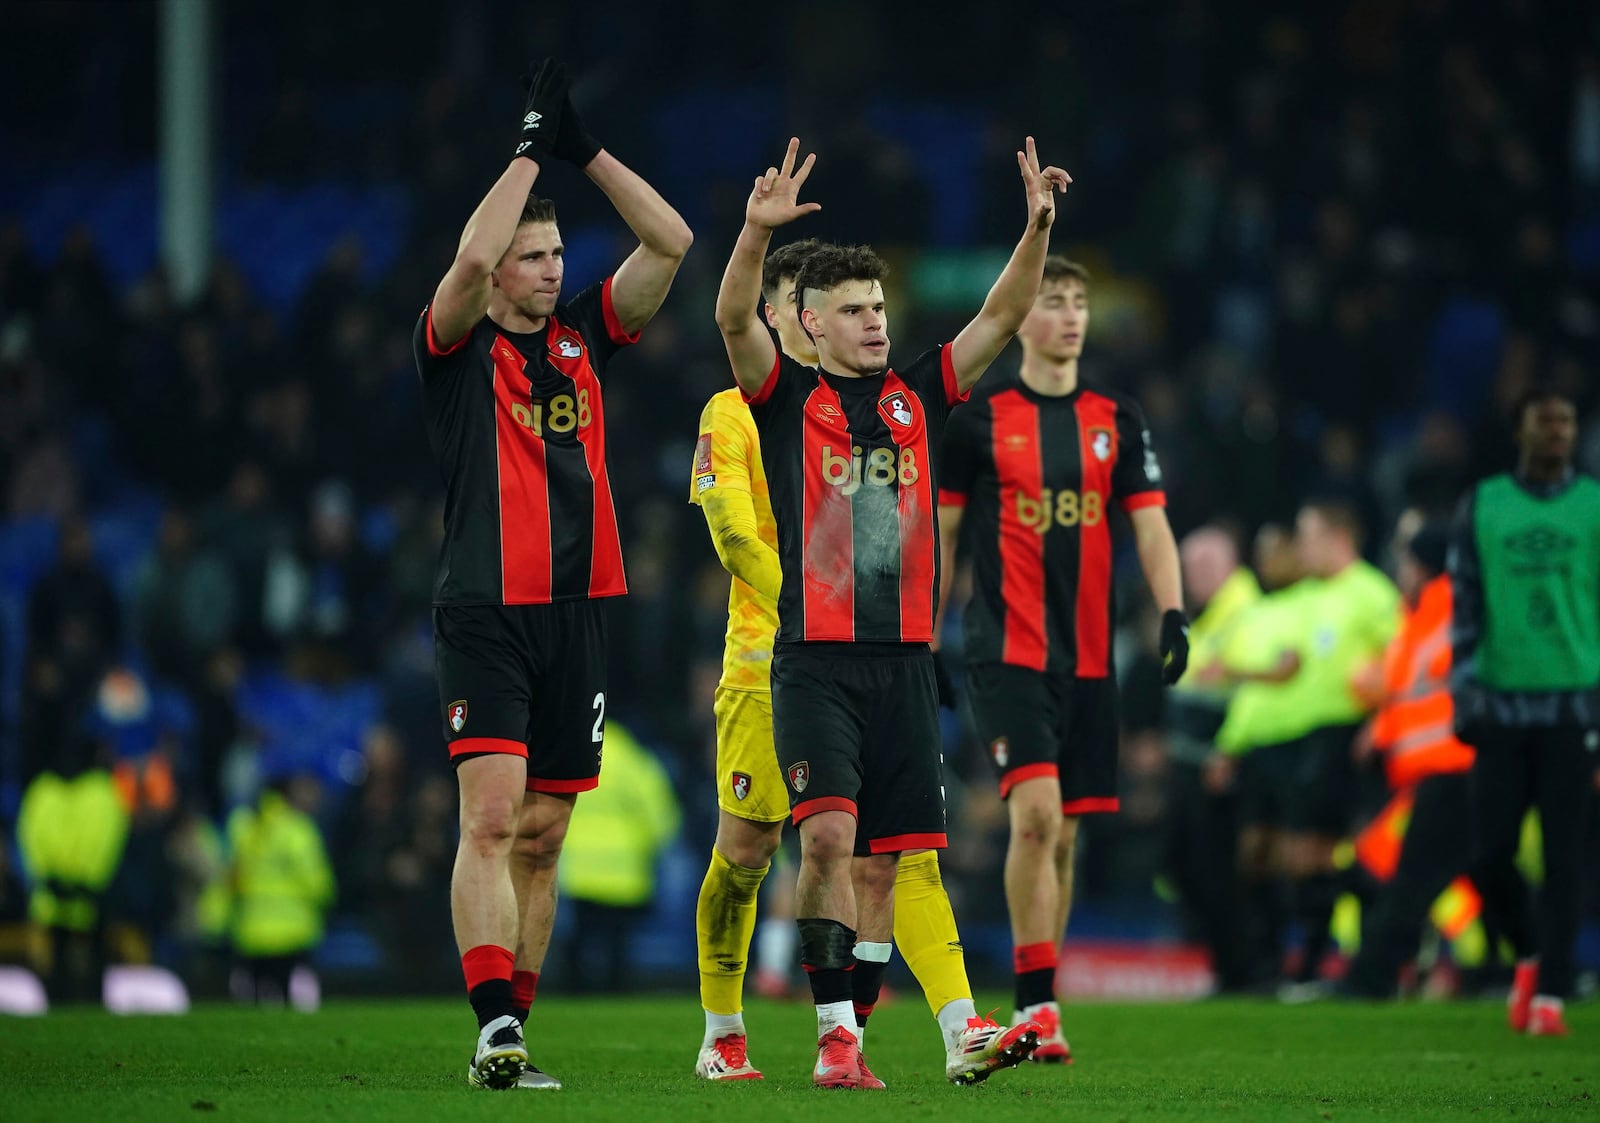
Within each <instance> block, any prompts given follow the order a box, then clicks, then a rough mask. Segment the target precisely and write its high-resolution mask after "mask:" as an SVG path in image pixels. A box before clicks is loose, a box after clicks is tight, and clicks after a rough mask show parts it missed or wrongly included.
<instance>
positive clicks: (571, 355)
mask: <svg viewBox="0 0 1600 1123" xmlns="http://www.w3.org/2000/svg"><path fill="white" fill-rule="evenodd" d="M550 349H551V350H552V351H554V352H555V353H556V354H558V355H560V356H561V357H562V358H563V359H576V358H577V357H578V356H579V355H581V354H583V344H581V343H579V342H578V340H577V339H576V338H575V337H574V336H570V335H563V336H559V337H558V338H557V339H556V341H555V343H553V344H552V345H551V348H550Z"/></svg>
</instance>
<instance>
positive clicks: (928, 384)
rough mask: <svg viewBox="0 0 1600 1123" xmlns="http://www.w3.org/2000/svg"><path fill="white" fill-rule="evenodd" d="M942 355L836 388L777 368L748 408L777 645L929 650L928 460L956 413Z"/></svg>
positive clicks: (817, 374)
mask: <svg viewBox="0 0 1600 1123" xmlns="http://www.w3.org/2000/svg"><path fill="white" fill-rule="evenodd" d="M965 398H966V395H965V394H962V393H961V391H960V390H959V388H958V387H957V386H956V376H955V369H954V368H953V367H952V366H951V365H950V345H949V344H945V345H944V346H943V347H940V348H936V349H935V350H932V351H928V352H927V353H926V354H924V355H922V356H920V357H919V358H918V359H917V360H916V362H914V363H912V364H911V365H910V366H909V367H907V368H906V369H905V371H904V372H903V373H897V372H895V371H893V370H889V371H886V372H884V373H883V374H879V375H873V376H872V377H870V378H845V377H842V376H840V375H836V374H829V373H827V372H825V371H819V370H816V369H814V368H812V367H807V366H802V365H801V364H799V363H797V362H794V361H793V360H791V359H788V358H786V357H784V356H783V355H779V356H778V359H777V362H776V363H774V365H773V368H772V374H771V375H769V376H768V378H767V381H766V383H765V384H764V385H763V386H762V387H761V391H760V393H758V394H756V395H755V397H753V398H749V399H748V400H749V402H750V413H751V415H752V416H753V417H754V418H755V422H756V431H757V432H758V433H760V435H761V459H762V463H763V464H764V465H765V467H766V472H767V486H768V489H769V491H770V493H771V497H772V514H773V518H774V520H775V521H776V522H777V524H778V558H779V560H780V562H781V563H782V565H783V588H782V591H781V593H780V595H779V597H778V642H780V643H818V642H845V643H927V642H928V641H929V640H930V639H932V638H933V608H934V599H935V591H936V590H937V589H938V583H939V519H938V507H937V503H936V499H937V495H938V482H937V472H938V466H937V465H936V464H935V459H936V458H935V456H934V455H932V454H933V452H935V451H936V450H937V449H938V448H939V446H940V443H941V442H942V440H943V438H944V430H945V421H946V419H947V418H948V417H949V415H950V410H951V407H952V406H953V405H955V403H957V402H959V401H963V400H965Z"/></svg>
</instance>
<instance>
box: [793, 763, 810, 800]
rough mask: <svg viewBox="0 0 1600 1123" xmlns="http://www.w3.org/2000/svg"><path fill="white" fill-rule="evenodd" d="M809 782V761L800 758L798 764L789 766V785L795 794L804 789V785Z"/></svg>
mask: <svg viewBox="0 0 1600 1123" xmlns="http://www.w3.org/2000/svg"><path fill="white" fill-rule="evenodd" d="M809 783H811V762H810V761H809V760H802V761H801V762H800V763H799V764H791V765H790V766H789V786H790V787H791V788H793V789H794V790H795V793H796V794H799V793H800V792H803V791H805V790H806V785H807V784H809Z"/></svg>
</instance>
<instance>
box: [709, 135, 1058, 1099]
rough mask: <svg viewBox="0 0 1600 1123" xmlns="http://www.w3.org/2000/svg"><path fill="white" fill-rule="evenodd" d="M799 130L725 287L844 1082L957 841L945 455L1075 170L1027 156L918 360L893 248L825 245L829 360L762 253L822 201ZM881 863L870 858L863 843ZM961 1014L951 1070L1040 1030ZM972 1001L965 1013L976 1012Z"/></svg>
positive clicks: (832, 1078)
mask: <svg viewBox="0 0 1600 1123" xmlns="http://www.w3.org/2000/svg"><path fill="white" fill-rule="evenodd" d="M798 149H799V141H798V140H791V141H790V143H789V147H788V151H787V152H786V154H785V156H784V159H783V162H782V166H781V168H780V167H773V168H769V169H768V170H767V173H766V175H764V176H758V177H757V178H756V181H755V187H754V190H753V191H752V192H751V195H750V199H749V202H748V203H747V204H746V210H745V224H744V228H743V230H742V231H741V232H740V234H739V238H738V241H737V243H736V244H735V247H734V251H733V256H732V258H731V259H730V261H729V263H728V268H727V271H726V272H725V273H724V275H723V279H722V287H721V290H720V291H719V293H718V296H717V326H718V328H719V329H720V330H721V332H722V336H723V342H724V343H725V344H726V346H727V349H728V356H729V359H730V360H731V362H732V366H733V371H734V376H735V379H736V380H737V382H738V384H739V387H740V389H741V390H742V391H743V392H744V395H745V397H746V399H747V401H748V402H749V404H750V410H751V413H752V415H753V416H754V418H755V423H756V429H757V431H758V433H759V434H760V440H761V448H762V457H763V462H764V464H765V466H766V470H767V475H768V480H769V484H770V489H771V497H772V508H773V515H774V517H775V519H776V521H777V527H778V553H779V557H780V559H781V562H782V574H783V576H782V583H781V586H780V593H779V597H778V619H779V629H778V636H777V643H776V645H775V647H774V654H773V661H772V706H773V725H774V737H775V741H776V746H777V758H778V764H779V766H780V767H781V768H782V769H783V771H784V776H785V779H786V781H787V783H788V788H789V802H790V807H791V816H792V818H793V819H794V821H795V823H796V824H797V825H798V827H799V829H800V840H801V860H800V876H799V884H798V889H797V907H796V911H797V913H798V916H799V920H798V925H797V926H798V928H799V933H800V947H801V960H802V963H803V964H804V965H805V967H806V969H807V971H808V972H809V973H810V979H811V988H812V997H813V999H814V1000H815V1002H816V1005H817V1023H818V1042H817V1048H818V1059H817V1065H816V1068H815V1069H814V1071H813V1076H812V1079H813V1081H814V1082H815V1083H817V1084H818V1085H821V1086H823V1087H842V1088H857V1087H861V1086H862V1074H861V1066H860V1047H859V1026H858V1024H857V1021H856V1012H855V1008H854V1005H853V997H854V996H853V991H852V987H851V980H850V969H851V967H852V965H853V962H854V955H853V953H854V949H855V947H856V944H857V940H858V939H859V940H861V941H862V942H867V943H888V942H889V940H890V939H891V936H892V932H893V915H894V896H893V893H894V883H895V870H896V865H897V859H898V856H899V854H900V853H901V852H902V851H905V850H912V849H923V848H928V849H937V848H941V847H943V846H944V845H945V824H944V799H943V791H942V778H941V775H940V759H939V728H938V713H937V712H938V697H937V688H936V685H935V681H934V669H933V658H932V654H931V652H930V651H929V649H928V643H929V640H930V639H931V638H932V635H933V621H934V607H935V601H936V597H937V593H938V567H939V551H938V522H937V512H936V495H937V474H938V467H937V465H936V464H935V462H934V453H935V452H936V451H937V449H938V445H939V442H940V438H941V437H942V434H943V431H944V425H945V420H946V418H947V417H948V416H949V413H950V410H951V409H952V407H954V406H955V405H956V404H957V403H958V402H960V401H962V400H964V399H965V398H966V396H967V394H968V393H969V392H970V390H971V388H972V386H973V385H974V384H975V383H976V382H977V380H978V378H979V376H981V375H982V373H983V372H984V370H985V369H987V367H988V366H989V364H990V363H991V362H993V361H994V359H995V357H996V356H997V355H998V354H999V353H1000V351H1001V349H1002V348H1004V346H1005V344H1006V343H1007V341H1008V340H1009V339H1010V337H1011V335H1012V334H1013V333H1014V332H1015V331H1016V329H1017V327H1018V326H1019V325H1020V324H1021V322H1022V318H1023V317H1024V316H1025V315H1026V314H1027V310H1028V308H1029V306H1030V305H1031V303H1032V301H1033V295H1034V293H1035V292H1036V291H1037V289H1038V286H1039V275H1040V271H1041V270H1042V268H1043V265H1044V258H1045V254H1046V253H1047V251H1048V245H1049V231H1050V225H1051V223H1052V222H1053V221H1054V218H1055V202H1054V198H1053V195H1054V192H1055V191H1056V190H1063V189H1065V187H1066V185H1067V183H1068V182H1070V180H1069V177H1068V176H1067V175H1066V173H1065V172H1063V171H1061V170H1060V169H1057V168H1047V169H1044V170H1041V169H1040V167H1039V163H1038V158H1037V156H1036V155H1035V153H1034V148H1033V141H1032V139H1031V138H1029V140H1028V142H1027V151H1026V153H1023V152H1019V153H1017V162H1018V165H1019V167H1020V169H1021V172H1022V178H1023V185H1024V188H1025V191H1026V197H1027V204H1028V225H1027V228H1026V232H1025V233H1024V234H1023V237H1022V239H1021V241H1020V242H1019V243H1018V245H1017V248H1016V250H1015V252H1014V253H1013V254H1012V256H1011V260H1010V262H1009V263H1008V264H1007V265H1006V268H1005V269H1004V270H1003V271H1002V273H1001V275H1000V277H999V279H998V280H997V281H996V282H995V285H994V287H993V288H992V289H991V290H990V293H989V296H988V299H987V300H986V301H985V302H984V306H983V309H982V310H981V311H980V312H979V314H978V316H977V317H976V318H975V319H974V320H973V321H972V322H971V323H970V324H968V325H967V326H966V327H965V328H964V329H963V330H962V331H961V333H960V334H959V335H958V336H957V337H956V338H955V340H954V341H953V342H951V343H947V344H945V345H944V346H943V347H940V348H936V349H934V350H931V351H928V352H926V353H925V354H923V355H922V356H921V357H919V358H918V359H917V360H916V361H915V362H913V363H912V364H911V365H910V366H908V367H906V368H905V369H904V370H903V371H896V370H893V369H892V368H891V367H890V366H889V336H888V321H887V317H886V315H885V310H884V299H883V288H882V283H881V282H882V279H883V276H884V274H885V271H886V270H885V268H884V265H883V262H882V261H881V259H879V258H878V257H877V255H876V254H874V253H872V251H871V250H868V249H866V248H864V247H843V246H837V247H824V248H823V249H819V250H818V251H817V252H815V253H813V254H811V255H810V256H808V257H807V258H806V260H805V262H804V263H803V264H802V265H801V267H800V275H799V277H798V278H797V280H796V290H797V294H798V296H797V300H798V306H799V309H800V321H801V324H802V325H803V326H804V328H805V330H806V332H807V334H808V335H810V336H811V338H812V339H813V340H814V341H815V343H816V348H817V355H818V365H817V366H816V367H815V368H811V367H807V366H804V365H802V364H800V363H797V362H795V361H794V360H792V359H789V358H786V357H785V356H784V355H782V354H781V353H780V352H779V351H778V349H777V348H776V347H775V346H774V345H773V342H772V337H771V336H770V335H769V334H768V332H767V329H766V326H765V324H763V322H762V320H761V317H760V305H761V300H760V297H761V283H760V282H761V263H762V260H763V257H764V255H765V253H766V249H767V244H768V242H769V240H770V238H771V236H772V231H773V229H775V228H776V227H779V226H783V225H785V224H787V223H789V222H792V221H794V220H795V219H797V218H799V217H800V216H802V215H805V214H809V213H811V212H813V211H816V210H819V209H820V207H819V206H818V204H816V203H800V202H799V201H798V194H799V190H800V188H801V186H802V185H803V184H804V183H805V180H806V178H807V176H809V174H810V172H811V167H812V164H813V163H814V162H815V157H814V156H808V157H807V158H806V160H805V162H804V163H803V164H801V165H800V167H799V168H798V169H796V167H795V159H796V155H797V152H798ZM858 854H859V855H862V856H864V857H869V858H870V860H869V861H866V862H861V863H854V862H853V858H854V856H856V855H858ZM950 1005H951V1007H954V1009H946V1010H944V1011H941V1022H944V1021H946V1020H947V1019H948V1020H949V1021H950V1022H954V1021H955V1020H957V1018H958V1017H959V1015H961V1014H965V1015H966V1018H965V1021H966V1025H965V1026H964V1027H961V1028H957V1027H956V1026H955V1025H953V1024H951V1025H948V1026H947V1027H946V1032H947V1040H948V1041H949V1042H950V1045H951V1055H950V1060H949V1062H948V1063H947V1065H946V1069H945V1072H946V1075H947V1076H948V1077H949V1078H950V1079H951V1080H952V1081H956V1082H959V1083H972V1082H975V1081H977V1080H981V1079H983V1078H985V1077H987V1076H988V1075H989V1074H990V1073H991V1072H993V1071H994V1070H995V1069H997V1068H999V1067H1003V1066H1004V1065H1007V1064H1014V1063H1016V1062H1017V1061H1018V1060H1020V1059H1021V1058H1022V1057H1023V1056H1025V1055H1026V1054H1027V1052H1028V1051H1029V1050H1030V1049H1031V1048H1032V1047H1033V1043H1034V1041H1035V1034H1036V1029H1035V1027H1034V1026H1032V1025H1031V1024H1026V1023H1025V1024H1024V1025H1021V1026H1015V1027H1012V1028H1010V1029H1006V1028H1004V1027H1001V1026H997V1025H994V1024H993V1023H992V1022H987V1021H986V1020H985V1019H980V1018H978V1017H977V1014H976V1011H975V1010H973V1009H972V1005H971V1002H970V1000H968V1001H966V1002H965V1003H964V1004H957V1003H951V1004H950ZM963 1005H964V1009H963V1008H961V1007H962V1006H963Z"/></svg>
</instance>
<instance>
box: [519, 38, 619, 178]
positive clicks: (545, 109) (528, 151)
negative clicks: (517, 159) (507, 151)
mask: <svg viewBox="0 0 1600 1123" xmlns="http://www.w3.org/2000/svg"><path fill="white" fill-rule="evenodd" d="M568 84H569V82H568V78H567V68H566V67H564V66H562V65H561V63H559V62H557V61H556V60H555V59H548V58H547V59H540V60H539V61H538V62H537V63H535V64H534V66H533V67H532V69H531V70H529V72H528V74H527V75H526V76H525V77H524V78H523V85H524V86H525V87H526V89H527V91H528V101H527V104H526V105H525V106H524V107H523V110H522V112H523V116H522V135H521V137H519V138H518V140H517V150H516V152H515V153H514V155H517V156H526V157H528V158H529V159H530V160H536V161H538V162H539V163H541V164H542V163H545V162H546V161H548V160H549V159H550V157H551V156H554V157H555V158H556V159H558V160H565V161H566V162H567V163H569V164H572V165H573V166H574V167H578V168H583V167H587V166H588V164H589V161H591V160H593V159H594V158H595V156H596V155H597V154H598V153H599V152H600V142H599V141H597V140H595V139H594V136H593V135H592V134H591V133H590V132H589V130H588V129H587V128H585V127H584V124H583V118H582V117H580V116H578V110H577V109H576V107H574V106H573V104H572V95H571V93H569V92H568V88H567V87H568Z"/></svg>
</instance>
